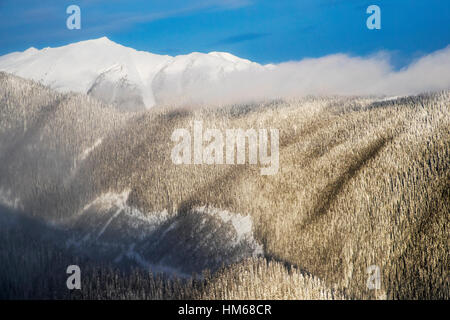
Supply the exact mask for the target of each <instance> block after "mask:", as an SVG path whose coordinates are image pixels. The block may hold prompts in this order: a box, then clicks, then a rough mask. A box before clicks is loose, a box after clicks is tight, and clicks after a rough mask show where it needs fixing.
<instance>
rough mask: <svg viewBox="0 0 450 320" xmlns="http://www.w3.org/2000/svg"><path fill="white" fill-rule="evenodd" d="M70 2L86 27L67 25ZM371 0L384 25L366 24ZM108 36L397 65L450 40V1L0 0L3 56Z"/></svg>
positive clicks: (163, 50) (138, 42)
mask: <svg viewBox="0 0 450 320" xmlns="http://www.w3.org/2000/svg"><path fill="white" fill-rule="evenodd" d="M71 4H76V5H78V6H80V8H81V24H82V28H81V30H68V29H67V28H66V19H67V17H68V14H66V8H67V6H69V5H71ZM371 4H376V5H378V6H379V7H380V8H381V25H382V28H381V30H369V29H367V27H366V20H367V18H368V17H369V15H368V14H367V13H366V8H367V7H368V6H369V5H371ZM102 36H107V37H108V38H110V39H111V40H113V41H115V42H118V43H120V44H123V45H125V46H130V47H133V48H136V49H138V50H145V51H150V52H154V53H158V54H169V55H178V54H186V53H190V52H193V51H200V52H210V51H227V52H230V53H232V54H235V55H237V56H240V57H242V58H247V59H250V60H253V61H256V62H260V63H269V62H273V63H278V62H283V61H290V60H301V59H303V58H306V57H321V56H324V55H328V54H333V53H345V54H349V55H352V56H369V55H372V54H375V53H377V52H379V51H387V52H389V53H390V55H391V59H392V61H391V63H392V64H393V65H394V66H395V67H396V68H401V67H402V66H405V65H407V64H408V63H410V62H411V61H413V60H414V59H417V58H419V57H421V56H423V55H425V54H427V53H430V52H433V51H435V50H438V49H442V48H444V47H446V46H447V45H449V44H450V1H447V0H370V1H365V0H297V1H294V0H285V1H283V0H261V1H258V0H192V1H189V0H184V1H182V0H174V1H169V0H127V1H118V0H78V1H77V0H71V1H66V0H40V1H34V0H33V1H32V0H0V55H3V54H6V53H9V52H13V51H22V50H25V49H27V48H29V47H31V46H34V47H36V48H43V47H47V46H50V47H54V46H60V45H65V44H68V43H71V42H75V41H80V40H86V39H92V38H98V37H102Z"/></svg>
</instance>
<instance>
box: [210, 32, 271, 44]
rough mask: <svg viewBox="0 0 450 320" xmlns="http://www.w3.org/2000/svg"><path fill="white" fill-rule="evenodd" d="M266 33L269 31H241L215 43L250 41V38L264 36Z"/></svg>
mask: <svg viewBox="0 0 450 320" xmlns="http://www.w3.org/2000/svg"><path fill="white" fill-rule="evenodd" d="M268 35H269V33H255V32H249V33H241V34H238V35H235V36H231V37H227V38H225V39H222V40H219V41H218V42H217V44H232V43H239V42H245V41H251V40H255V39H259V38H263V37H266V36H268Z"/></svg>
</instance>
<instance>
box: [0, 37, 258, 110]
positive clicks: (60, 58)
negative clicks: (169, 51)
mask: <svg viewBox="0 0 450 320" xmlns="http://www.w3.org/2000/svg"><path fill="white" fill-rule="evenodd" d="M263 68H265V67H263V66H261V65H259V64H257V63H254V62H251V61H249V60H245V59H241V58H238V57H236V56H233V55H231V54H229V53H224V52H210V53H208V54H204V53H198V52H194V53H190V54H188V55H179V56H176V57H171V56H167V55H157V54H153V53H149V52H143V51H137V50H135V49H132V48H128V47H124V46H122V45H119V44H117V43H115V42H113V41H111V40H109V39H108V38H106V37H102V38H99V39H94V40H87V41H81V42H77V43H73V44H69V45H66V46H63V47H58V48H44V49H42V50H37V49H35V48H33V47H32V48H29V49H28V50H26V51H24V52H14V53H10V54H7V55H4V56H2V57H0V70H1V71H5V72H9V73H12V74H15V75H18V76H21V77H24V78H27V79H32V80H35V81H38V82H40V83H42V84H44V85H47V86H50V88H52V89H55V90H58V91H60V92H70V91H74V92H78V93H84V94H88V95H91V96H94V97H96V98H99V99H101V100H102V101H104V102H106V103H109V104H112V105H115V106H120V109H122V110H130V111H135V110H139V109H144V108H150V107H152V106H153V105H155V104H156V103H165V102H173V101H174V99H178V100H181V99H184V98H185V96H186V94H187V93H188V92H189V89H190V87H192V86H197V85H201V83H205V82H206V83H213V82H214V81H218V80H220V79H221V77H224V75H226V74H227V73H230V72H233V71H242V70H247V69H263Z"/></svg>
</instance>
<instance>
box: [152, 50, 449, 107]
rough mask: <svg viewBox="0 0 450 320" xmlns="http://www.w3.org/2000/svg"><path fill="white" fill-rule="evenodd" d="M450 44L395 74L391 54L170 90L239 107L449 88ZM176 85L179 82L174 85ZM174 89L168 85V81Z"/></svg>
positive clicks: (267, 69) (333, 58) (270, 69)
mask: <svg viewBox="0 0 450 320" xmlns="http://www.w3.org/2000/svg"><path fill="white" fill-rule="evenodd" d="M449 70H450V46H448V47H447V48H445V49H442V50H439V51H436V52H434V53H431V54H429V55H427V56H424V57H422V58H420V59H418V60H417V61H415V62H413V63H411V64H410V65H409V66H408V67H406V68H403V69H401V70H397V71H396V70H394V69H393V67H392V66H391V65H390V63H389V55H388V54H386V53H379V54H377V55H374V56H371V57H366V58H362V57H350V56H347V55H344V54H334V55H330V56H325V57H322V58H315V59H304V60H301V61H296V62H286V63H281V64H278V65H266V66H260V67H252V68H250V69H248V70H245V71H235V72H232V73H229V74H227V75H225V76H224V77H222V78H220V79H219V80H216V81H211V79H210V78H200V79H199V80H198V81H195V82H191V83H189V85H185V86H184V87H183V90H182V91H181V92H179V90H178V93H177V95H176V96H173V93H174V92H177V90H171V89H172V88H170V87H166V88H164V91H165V92H167V93H169V92H170V93H171V95H172V96H171V95H165V96H164V97H165V98H168V97H170V96H171V98H170V99H171V101H160V102H170V103H173V102H179V101H189V102H201V103H235V102H247V101H253V100H261V99H272V98H280V97H295V96H303V95H409V94H418V93H421V92H427V91H437V90H443V89H450V72H449ZM174 83H177V81H175V82H174ZM166 84H167V85H169V84H168V83H166Z"/></svg>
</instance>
